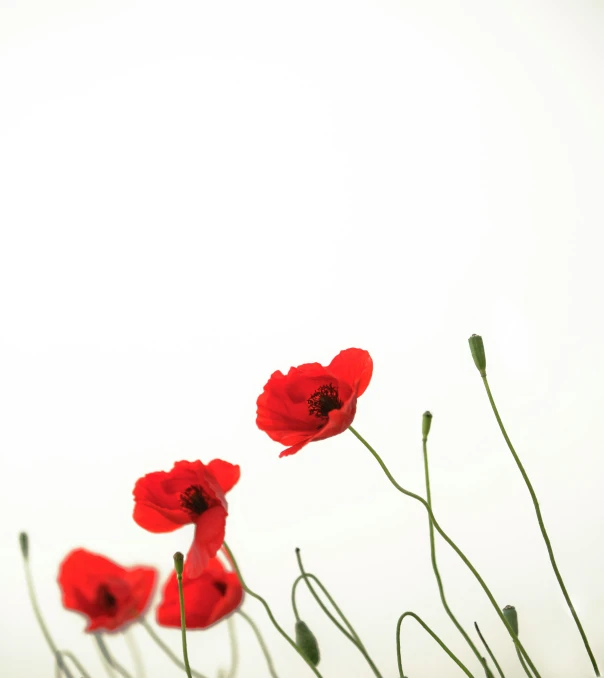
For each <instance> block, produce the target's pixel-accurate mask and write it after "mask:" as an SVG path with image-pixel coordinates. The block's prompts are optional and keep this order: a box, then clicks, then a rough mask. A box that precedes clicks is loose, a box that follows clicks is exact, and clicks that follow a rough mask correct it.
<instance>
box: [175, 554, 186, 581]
mask: <svg viewBox="0 0 604 678" xmlns="http://www.w3.org/2000/svg"><path fill="white" fill-rule="evenodd" d="M184 562H185V557H184V556H183V554H182V553H181V552H180V551H176V553H175V554H174V569H175V570H176V575H177V576H178V577H182V571H183V569H184Z"/></svg>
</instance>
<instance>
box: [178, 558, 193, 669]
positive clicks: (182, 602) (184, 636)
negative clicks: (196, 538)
mask: <svg viewBox="0 0 604 678" xmlns="http://www.w3.org/2000/svg"><path fill="white" fill-rule="evenodd" d="M181 561H182V556H181ZM176 581H177V582H178V599H179V601H180V631H181V636H182V658H183V659H184V663H185V671H186V672H187V676H188V678H193V677H192V676H191V667H190V666H189V653H188V651H187V624H186V622H185V596H184V593H183V590H182V567H181V571H180V572H179V571H178V570H177V571H176Z"/></svg>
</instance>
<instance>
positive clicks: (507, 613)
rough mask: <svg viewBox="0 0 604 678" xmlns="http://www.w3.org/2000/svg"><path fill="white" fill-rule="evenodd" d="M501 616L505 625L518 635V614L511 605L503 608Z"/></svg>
mask: <svg viewBox="0 0 604 678" xmlns="http://www.w3.org/2000/svg"><path fill="white" fill-rule="evenodd" d="M503 616H504V617H505V619H506V621H507V623H508V624H509V625H510V626H511V627H512V631H513V632H514V633H515V634H516V635H518V613H517V612H516V608H515V607H514V606H513V605H506V606H505V607H504V608H503Z"/></svg>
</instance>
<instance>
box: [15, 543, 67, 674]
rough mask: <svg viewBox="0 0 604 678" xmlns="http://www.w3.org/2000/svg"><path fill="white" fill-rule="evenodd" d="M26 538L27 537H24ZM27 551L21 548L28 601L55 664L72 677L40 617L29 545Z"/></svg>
mask: <svg viewBox="0 0 604 678" xmlns="http://www.w3.org/2000/svg"><path fill="white" fill-rule="evenodd" d="M25 538H26V539H27V537H25ZM27 552H28V554H27V555H26V554H25V553H23V550H22V555H23V569H24V570H25V581H26V583H27V592H28V594H29V601H30V603H31V606H32V609H33V611H34V615H35V617H36V621H37V622H38V626H39V627H40V630H41V631H42V635H43V636H44V640H46V644H47V645H48V647H49V648H50V651H51V652H52V654H53V657H54V658H55V662H56V665H58V667H59V669H60V670H61V671H62V672H63V673H64V675H65V678H73V673H71V671H70V670H69V667H68V666H66V664H65V662H64V661H63V655H62V653H61V652H59V650H58V648H57V646H56V645H55V642H54V640H53V638H52V636H51V635H50V632H49V630H48V627H47V626H46V622H45V621H44V618H43V617H42V612H41V610H40V607H39V605H38V599H37V597H36V591H35V589H34V582H33V578H32V576H31V570H30V567H29V545H28V547H27Z"/></svg>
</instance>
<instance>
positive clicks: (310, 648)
mask: <svg viewBox="0 0 604 678" xmlns="http://www.w3.org/2000/svg"><path fill="white" fill-rule="evenodd" d="M296 645H297V646H298V648H299V649H300V652H302V654H303V655H304V656H305V657H306V659H308V661H309V662H310V663H311V664H312V665H313V666H317V664H318V663H319V660H320V659H321V655H320V653H319V643H317V639H316V638H315V635H314V633H313V632H312V631H311V630H310V629H309V628H308V626H307V625H306V622H303V621H301V620H300V621H297V622H296Z"/></svg>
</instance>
